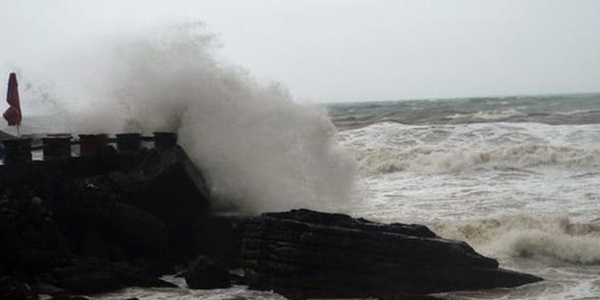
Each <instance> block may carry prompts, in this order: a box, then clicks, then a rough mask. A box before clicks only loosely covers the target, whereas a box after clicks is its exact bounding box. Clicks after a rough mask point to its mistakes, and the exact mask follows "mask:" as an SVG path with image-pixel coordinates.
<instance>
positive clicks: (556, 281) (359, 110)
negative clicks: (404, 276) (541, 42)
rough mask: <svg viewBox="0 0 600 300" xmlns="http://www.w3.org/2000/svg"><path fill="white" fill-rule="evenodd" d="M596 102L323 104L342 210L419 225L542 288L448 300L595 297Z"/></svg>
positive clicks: (599, 103) (599, 105)
mask: <svg viewBox="0 0 600 300" xmlns="http://www.w3.org/2000/svg"><path fill="white" fill-rule="evenodd" d="M599 112H600V95H570V96H552V97H543V96H540V97H524V98H518V97H512V98H486V99H454V100H437V101H406V102H386V103H377V104H371V103H363V104H343V105H339V104H338V105H332V106H331V108H330V113H331V115H332V118H333V121H334V122H335V123H336V125H337V126H338V127H339V128H341V129H342V130H341V131H340V133H339V134H338V140H339V141H340V143H342V144H343V145H344V146H345V148H346V149H348V150H349V151H350V152H351V153H353V155H354V156H355V157H356V159H357V160H358V161H359V162H360V168H361V171H360V174H361V175H360V183H359V185H358V187H357V189H358V193H357V194H358V195H359V196H357V197H356V198H355V199H354V200H353V203H352V204H351V205H350V207H349V208H348V210H350V211H351V212H352V214H353V215H356V216H362V217H366V218H370V219H374V220H379V221H384V222H397V221H399V222H416V223H423V224H427V225H429V226H430V227H431V228H432V229H433V230H434V231H435V232H436V233H438V234H439V235H442V236H443V237H447V238H454V239H460V240H466V241H467V242H469V243H470V244H472V245H473V246H474V247H475V248H476V250H478V251H480V252H482V253H483V254H485V255H488V256H491V257H495V258H498V259H499V260H500V262H501V265H502V266H504V267H507V268H511V269H516V270H520V271H524V272H529V273H533V274H536V275H540V276H542V277H544V278H546V279H547V280H546V281H545V282H543V283H539V284H534V285H530V286H526V287H522V288H518V289H508V290H495V291H482V292H470V293H450V294H448V295H446V296H447V297H449V298H450V299H600V217H599V216H600V203H599V201H600V115H599Z"/></svg>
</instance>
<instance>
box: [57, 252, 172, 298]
mask: <svg viewBox="0 0 600 300" xmlns="http://www.w3.org/2000/svg"><path fill="white" fill-rule="evenodd" d="M54 273H55V276H56V278H57V281H58V285H59V286H60V287H62V288H65V289H66V290H68V291H69V292H71V293H76V294H86V295H89V294H96V293H103V292H109V291H113V290H116V289H120V288H125V287H131V286H139V287H176V286H175V285H173V284H171V283H168V282H166V281H164V280H160V279H158V278H156V277H154V276H151V275H149V274H147V272H145V270H143V269H140V268H138V267H135V266H133V265H131V264H129V263H113V262H109V261H105V260H100V259H95V258H77V259H74V260H73V261H72V262H71V263H70V264H69V265H68V266H65V267H62V268H59V269H57V270H55V271H54Z"/></svg>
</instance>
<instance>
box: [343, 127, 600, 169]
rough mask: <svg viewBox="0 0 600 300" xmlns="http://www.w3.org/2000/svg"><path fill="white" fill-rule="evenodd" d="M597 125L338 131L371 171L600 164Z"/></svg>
mask: <svg viewBox="0 0 600 300" xmlns="http://www.w3.org/2000/svg"><path fill="white" fill-rule="evenodd" d="M598 130H600V127H599V126H598V125H560V128H559V126H553V125H546V124H536V123H519V124H514V123H512V124H511V123H486V124H461V125H422V126H416V125H402V124H397V123H380V124H376V125H371V126H369V127H365V128H361V129H354V130H347V131H344V132H341V133H340V137H339V139H340V141H341V142H342V143H343V144H344V145H346V146H347V147H348V148H350V149H352V150H353V151H354V154H355V156H356V158H357V159H358V161H360V164H361V167H362V169H363V170H364V171H366V172H368V173H390V172H402V171H417V172H455V171H463V170H472V169H481V168H487V169H492V168H512V169H521V168H529V167H535V166H543V165H561V166H565V167H570V166H575V167H581V166H587V167H589V166H592V167H594V166H600V144H598V143H597V138H596V134H597V132H598Z"/></svg>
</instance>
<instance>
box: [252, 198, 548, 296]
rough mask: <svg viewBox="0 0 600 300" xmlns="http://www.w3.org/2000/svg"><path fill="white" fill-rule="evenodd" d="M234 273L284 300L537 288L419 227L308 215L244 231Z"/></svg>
mask: <svg viewBox="0 0 600 300" xmlns="http://www.w3.org/2000/svg"><path fill="white" fill-rule="evenodd" d="M242 265H243V267H244V270H245V273H246V280H247V282H248V284H249V286H250V287H251V288H255V289H261V290H274V291H275V292H277V293H280V294H282V295H284V296H286V297H289V298H292V299H305V298H365V297H375V298H384V299H398V298H403V297H406V298H409V297H418V295H424V294H429V293H437V292H444V291H452V290H476V289H489V288H497V287H513V286H518V285H523V284H527V283H532V282H537V281H540V280H541V278H538V277H536V276H532V275H528V274H523V273H518V272H514V271H509V270H504V269H500V268H498V262H497V261H496V260H494V259H491V258H487V257H484V256H482V255H480V254H478V253H476V252H475V251H474V250H473V249H472V248H471V247H470V246H469V245H467V244H466V243H464V242H458V241H452V240H446V239H442V238H439V237H437V236H436V235H435V234H433V233H432V232H431V231H429V230H428V229H427V228H426V227H424V226H419V225H403V224H391V225H383V224H377V223H373V222H369V221H366V220H362V219H353V218H351V217H349V216H346V215H341V214H327V213H320V212H314V211H309V210H294V211H290V212H285V213H266V214H263V215H262V216H261V217H259V218H256V219H255V220H253V221H251V222H250V223H249V224H247V230H246V235H245V238H244V242H243V249H242Z"/></svg>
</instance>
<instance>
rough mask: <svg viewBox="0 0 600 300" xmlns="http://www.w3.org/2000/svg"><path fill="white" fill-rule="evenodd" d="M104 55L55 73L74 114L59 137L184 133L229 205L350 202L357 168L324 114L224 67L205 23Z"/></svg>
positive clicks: (111, 48)
mask: <svg viewBox="0 0 600 300" xmlns="http://www.w3.org/2000/svg"><path fill="white" fill-rule="evenodd" d="M102 50H103V51H98V50H96V51H94V52H93V53H88V54H85V55H78V56H76V57H75V58H72V59H71V61H70V63H69V64H70V66H68V67H67V68H66V70H65V69H56V70H55V72H57V73H62V74H63V76H61V80H60V81H58V82H57V83H56V84H55V86H56V87H55V88H54V89H53V92H52V94H53V99H54V101H56V102H57V103H59V105H58V106H60V107H62V109H63V110H64V111H66V115H68V118H64V119H63V121H64V120H67V121H68V126H64V125H61V126H60V128H61V130H62V129H63V128H69V129H70V130H71V131H72V132H85V133H92V132H108V133H118V132H124V131H125V132H127V131H135V132H142V133H145V134H148V133H151V132H153V131H165V130H166V131H176V132H178V133H179V137H180V143H181V144H182V146H183V147H184V148H185V149H186V150H187V152H188V154H190V156H191V158H192V159H193V161H194V162H195V163H196V164H197V165H198V166H199V167H200V168H201V169H202V171H203V172H204V174H205V176H206V177H207V181H208V182H209V184H210V187H211V192H212V195H213V196H214V198H215V199H216V200H215V201H216V204H217V206H219V207H221V208H223V207H227V206H233V207H235V208H236V209H241V210H245V211H250V212H260V211H265V210H283V209H289V208H294V207H311V208H327V207H330V206H331V207H335V205H331V203H336V202H338V201H344V200H345V199H346V198H347V196H348V193H349V191H350V189H351V185H352V181H353V174H354V164H353V162H352V161H351V160H349V159H347V158H346V156H344V155H343V154H342V153H341V150H340V149H339V148H338V147H337V145H336V143H335V140H334V139H333V137H334V135H335V133H336V130H335V128H334V126H333V125H332V124H331V122H330V120H329V118H328V117H327V114H326V111H324V110H323V109H321V108H318V107H312V106H304V105H298V104H296V103H294V102H293V101H292V99H291V97H290V95H289V94H288V93H287V92H286V90H285V89H283V88H282V87H281V86H279V85H278V84H275V83H272V84H261V83H259V82H258V81H257V80H256V79H254V78H253V77H252V76H251V75H249V73H248V72H247V71H245V70H243V69H241V68H238V67H233V66H229V65H227V64H226V63H223V62H222V60H220V59H218V58H216V56H215V43H214V37H213V36H211V35H210V34H206V32H205V31H204V30H203V28H202V26H201V25H196V24H191V25H185V26H173V27H169V28H166V29H161V30H154V31H151V32H147V34H145V35H141V36H133V37H128V38H120V39H118V40H117V41H116V42H115V41H110V43H108V45H104V46H103V48H102ZM107 53H109V54H107ZM66 73H68V74H67V75H65V74H66ZM46 74H48V73H47V72H46ZM68 75H70V76H68ZM56 123H57V124H55V125H57V126H58V122H56ZM63 123H64V122H63ZM45 129H46V130H52V128H51V126H49V127H46V128H45ZM165 200H168V199H165Z"/></svg>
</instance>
